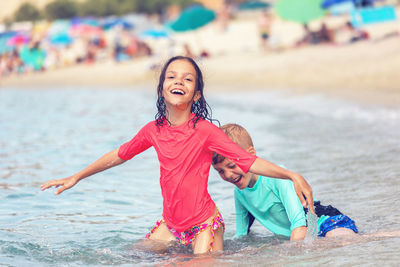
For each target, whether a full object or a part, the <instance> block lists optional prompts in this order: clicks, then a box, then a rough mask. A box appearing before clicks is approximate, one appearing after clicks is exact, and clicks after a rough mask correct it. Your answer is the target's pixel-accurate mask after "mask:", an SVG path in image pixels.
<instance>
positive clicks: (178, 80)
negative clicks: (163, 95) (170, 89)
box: [174, 79, 183, 85]
mask: <svg viewBox="0 0 400 267" xmlns="http://www.w3.org/2000/svg"><path fill="white" fill-rule="evenodd" d="M174 84H179V85H182V84H183V83H182V80H181V79H176V80H175V83H174Z"/></svg>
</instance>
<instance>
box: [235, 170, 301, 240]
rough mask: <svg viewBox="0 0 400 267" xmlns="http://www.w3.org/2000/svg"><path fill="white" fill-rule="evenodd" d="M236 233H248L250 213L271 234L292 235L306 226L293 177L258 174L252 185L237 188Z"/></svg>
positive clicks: (240, 234)
mask: <svg viewBox="0 0 400 267" xmlns="http://www.w3.org/2000/svg"><path fill="white" fill-rule="evenodd" d="M234 196H235V208H236V235H235V237H239V236H243V235H247V229H248V226H249V212H250V213H251V214H252V215H253V216H254V218H255V219H256V220H257V221H259V222H260V223H261V224H262V225H263V226H265V227H266V228H267V229H268V230H270V231H271V232H272V233H274V234H277V235H283V236H286V237H290V234H291V232H292V230H293V229H295V228H297V227H300V226H306V225H307V224H306V215H305V213H304V209H303V206H302V205H301V203H300V200H299V198H298V196H297V194H296V191H295V190H294V186H293V182H292V181H290V180H283V179H275V178H269V177H263V176H259V178H258V180H257V182H256V184H255V185H254V187H253V188H248V187H247V188H245V189H243V190H240V189H238V188H237V187H236V188H235V190H234Z"/></svg>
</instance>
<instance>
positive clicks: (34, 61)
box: [20, 46, 46, 70]
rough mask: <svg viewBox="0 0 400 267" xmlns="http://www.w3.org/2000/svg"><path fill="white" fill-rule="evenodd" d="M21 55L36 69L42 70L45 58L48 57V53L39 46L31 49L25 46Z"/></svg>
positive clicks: (25, 61)
mask: <svg viewBox="0 0 400 267" xmlns="http://www.w3.org/2000/svg"><path fill="white" fill-rule="evenodd" d="M20 57H21V60H22V61H23V62H24V63H25V64H26V65H29V66H31V67H32V68H33V69H34V70H41V69H42V67H43V63H44V59H45V58H46V53H45V52H44V51H43V50H41V49H38V48H32V49H30V48H28V47H27V46H24V47H23V48H22V50H21V53H20Z"/></svg>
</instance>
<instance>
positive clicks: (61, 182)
mask: <svg viewBox="0 0 400 267" xmlns="http://www.w3.org/2000/svg"><path fill="white" fill-rule="evenodd" d="M77 183H78V180H77V179H76V178H75V177H74V176H70V177H67V178H64V179H58V180H51V181H48V182H46V183H44V184H42V186H41V187H40V189H41V190H42V191H43V190H46V189H47V188H50V187H53V186H54V187H56V188H58V187H60V186H62V187H61V188H60V189H58V190H57V191H56V192H55V193H54V194H56V195H59V194H61V193H62V192H64V191H65V190H67V189H70V188H71V187H73V186H74V185H76V184H77Z"/></svg>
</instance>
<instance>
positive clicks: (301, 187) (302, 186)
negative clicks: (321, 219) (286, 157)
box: [291, 174, 315, 214]
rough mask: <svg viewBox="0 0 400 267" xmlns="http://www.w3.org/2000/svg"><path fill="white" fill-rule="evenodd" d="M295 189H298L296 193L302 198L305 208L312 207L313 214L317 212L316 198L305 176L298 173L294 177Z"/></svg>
mask: <svg viewBox="0 0 400 267" xmlns="http://www.w3.org/2000/svg"><path fill="white" fill-rule="evenodd" d="M291 178H292V181H293V185H294V190H296V194H297V196H298V197H299V199H300V202H301V204H302V205H303V207H304V208H307V206H308V208H309V209H310V211H311V213H312V214H315V211H314V199H313V195H312V189H311V186H310V185H309V184H308V183H307V181H306V180H305V179H304V177H303V176H301V175H299V174H296V175H293V176H292V177H291Z"/></svg>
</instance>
